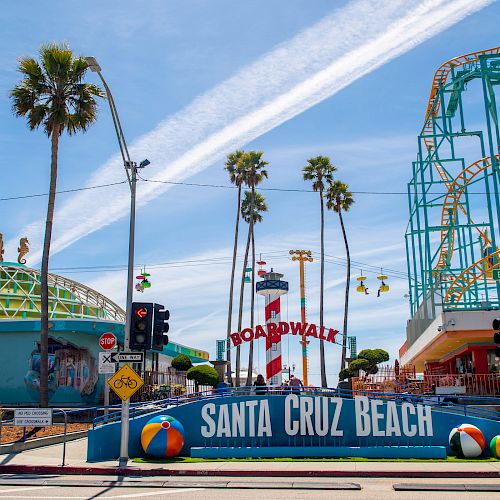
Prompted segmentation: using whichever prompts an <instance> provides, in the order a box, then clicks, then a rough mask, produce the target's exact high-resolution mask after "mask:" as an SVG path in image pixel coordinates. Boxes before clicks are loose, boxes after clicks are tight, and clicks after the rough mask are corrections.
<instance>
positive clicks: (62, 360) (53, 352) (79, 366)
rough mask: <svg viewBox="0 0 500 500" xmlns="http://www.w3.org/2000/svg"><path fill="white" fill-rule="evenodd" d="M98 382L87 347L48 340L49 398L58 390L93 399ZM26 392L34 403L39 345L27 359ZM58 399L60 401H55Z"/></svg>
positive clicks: (37, 392)
mask: <svg viewBox="0 0 500 500" xmlns="http://www.w3.org/2000/svg"><path fill="white" fill-rule="evenodd" d="M98 380H99V374H98V367H97V363H96V360H95V358H94V356H93V355H92V354H91V353H90V351H89V350H88V349H87V348H81V347H78V346H75V345H73V344H71V343H69V342H67V341H65V340H63V339H54V338H52V337H50V338H49V398H52V397H53V396H54V394H55V393H56V392H57V391H59V392H60V393H63V394H67V395H69V394H70V393H74V394H79V395H80V396H81V399H82V401H85V400H88V399H89V398H91V397H92V399H93V396H94V392H95V391H96V388H97V382H98ZM24 382H25V384H26V389H27V390H28V393H29V395H30V397H31V398H32V399H33V401H38V399H39V391H40V344H39V343H38V342H35V348H34V350H33V351H32V352H31V355H30V357H29V360H28V372H27V373H26V375H25V376H24ZM58 399H60V398H58Z"/></svg>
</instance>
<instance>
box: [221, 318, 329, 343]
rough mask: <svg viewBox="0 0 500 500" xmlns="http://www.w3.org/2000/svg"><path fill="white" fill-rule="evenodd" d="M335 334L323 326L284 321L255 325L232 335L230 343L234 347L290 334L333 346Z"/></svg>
mask: <svg viewBox="0 0 500 500" xmlns="http://www.w3.org/2000/svg"><path fill="white" fill-rule="evenodd" d="M337 333H339V331H338V330H334V329H333V328H326V327H324V326H322V327H319V326H316V325H315V324H313V323H301V322H300V321H297V322H295V321H291V322H290V323H287V322H285V321H280V322H279V323H268V324H267V325H264V326H262V325H257V326H256V327H255V329H252V328H245V329H244V330H242V331H241V332H236V333H232V334H231V341H232V342H233V345H234V346H238V345H240V344H241V343H242V342H250V341H251V340H257V339H260V338H268V337H270V338H273V337H277V336H278V337H279V336H281V335H287V334H291V335H299V336H301V337H315V338H317V339H320V340H325V341H326V342H331V343H332V344H335V336H336V335H337Z"/></svg>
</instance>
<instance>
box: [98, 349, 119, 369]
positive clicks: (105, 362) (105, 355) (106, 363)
mask: <svg viewBox="0 0 500 500" xmlns="http://www.w3.org/2000/svg"><path fill="white" fill-rule="evenodd" d="M112 355H113V353H112V352H106V351H105V352H100V353H99V373H104V374H113V373H115V372H116V363H115V362H114V361H113V360H112V359H111V356H112Z"/></svg>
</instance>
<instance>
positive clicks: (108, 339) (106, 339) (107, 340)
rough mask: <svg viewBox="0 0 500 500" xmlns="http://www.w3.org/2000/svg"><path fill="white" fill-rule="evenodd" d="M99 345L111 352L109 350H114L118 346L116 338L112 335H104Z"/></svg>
mask: <svg viewBox="0 0 500 500" xmlns="http://www.w3.org/2000/svg"><path fill="white" fill-rule="evenodd" d="M99 345H100V346H101V347H102V348H103V349H105V350H106V351H109V349H113V347H115V345H116V337H115V336H114V335H113V334H112V333H109V332H108V333H103V334H102V335H101V337H100V338H99Z"/></svg>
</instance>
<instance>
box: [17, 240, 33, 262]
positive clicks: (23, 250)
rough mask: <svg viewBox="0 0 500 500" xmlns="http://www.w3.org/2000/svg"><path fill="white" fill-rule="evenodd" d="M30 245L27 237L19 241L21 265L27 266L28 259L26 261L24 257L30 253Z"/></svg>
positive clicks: (18, 260) (19, 260)
mask: <svg viewBox="0 0 500 500" xmlns="http://www.w3.org/2000/svg"><path fill="white" fill-rule="evenodd" d="M29 243H30V242H29V241H28V238H26V236H25V237H24V238H21V239H20V240H19V247H18V249H17V251H18V252H19V257H18V258H17V262H19V264H26V259H24V258H23V257H24V256H25V255H27V254H28V252H29V251H30V247H29Z"/></svg>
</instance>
